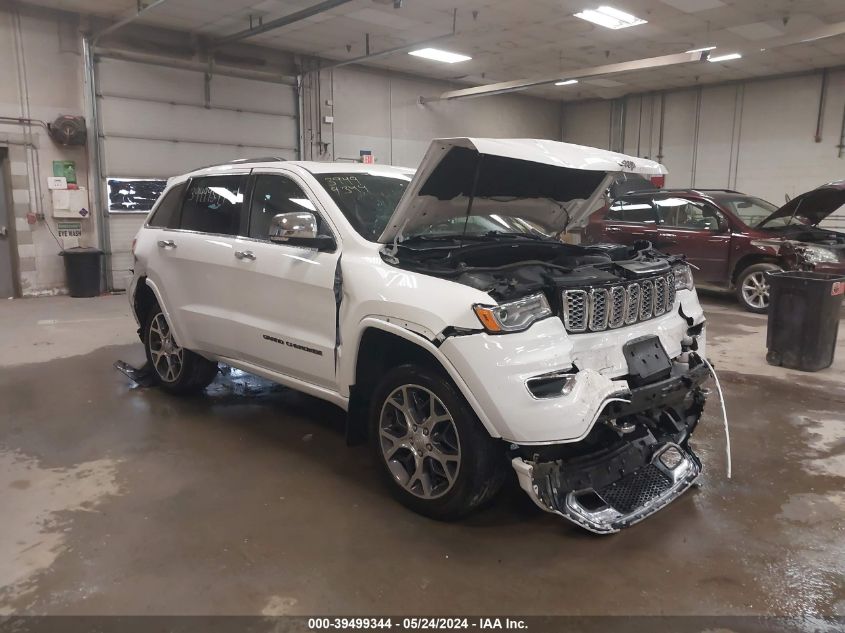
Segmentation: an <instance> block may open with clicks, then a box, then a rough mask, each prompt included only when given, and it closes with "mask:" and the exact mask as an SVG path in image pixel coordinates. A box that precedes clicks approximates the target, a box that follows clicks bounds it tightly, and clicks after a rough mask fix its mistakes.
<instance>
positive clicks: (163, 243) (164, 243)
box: [158, 240, 176, 248]
mask: <svg viewBox="0 0 845 633" xmlns="http://www.w3.org/2000/svg"><path fill="white" fill-rule="evenodd" d="M158 247H159V248H176V242H174V241H173V240H159V241H158Z"/></svg>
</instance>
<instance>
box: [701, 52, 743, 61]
mask: <svg viewBox="0 0 845 633" xmlns="http://www.w3.org/2000/svg"><path fill="white" fill-rule="evenodd" d="M741 57H742V55H740V54H739V53H728V54H727V55H717V56H716V57H708V58H707V61H708V62H726V61H730V60H731V59H740V58H741Z"/></svg>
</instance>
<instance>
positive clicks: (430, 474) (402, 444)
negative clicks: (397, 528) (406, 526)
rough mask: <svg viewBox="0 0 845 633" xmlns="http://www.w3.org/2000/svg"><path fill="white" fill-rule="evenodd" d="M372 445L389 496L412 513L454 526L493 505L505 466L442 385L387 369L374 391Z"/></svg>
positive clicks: (426, 372) (411, 369) (424, 374)
mask: <svg viewBox="0 0 845 633" xmlns="http://www.w3.org/2000/svg"><path fill="white" fill-rule="evenodd" d="M370 438H371V441H372V445H373V450H374V452H375V458H376V461H377V462H378V464H379V469H380V471H381V472H382V474H383V476H384V478H385V479H386V481H387V485H388V486H389V488H390V490H391V492H392V494H393V495H394V496H395V497H396V498H397V499H398V500H399V501H400V502H401V503H403V504H404V505H406V506H407V507H409V508H411V509H412V510H414V511H416V512H418V513H420V514H423V515H425V516H429V517H432V518H436V519H444V520H448V519H456V518H459V517H461V516H464V515H466V514H468V513H469V512H472V511H473V510H475V509H476V508H478V507H480V506H482V505H483V504H484V503H486V502H487V501H489V500H490V499H492V498H493V497H494V496H495V494H496V493H497V492H498V491H499V489H500V488H501V486H502V483H503V482H504V477H505V473H506V472H507V471H506V469H505V466H506V464H505V460H504V453H503V451H502V449H501V446H500V445H499V443H498V442H497V441H496V440H494V439H493V438H491V437H490V435H489V434H488V433H487V431H486V430H485V429H484V427H483V426H482V425H481V423H480V422H479V421H478V418H477V417H476V415H475V413H474V412H473V411H472V409H471V408H470V406H469V405H468V404H467V403H466V401H465V400H464V398H463V396H461V394H460V393H459V392H458V391H457V389H456V388H455V386H454V385H453V384H452V383H451V381H450V380H448V378H446V377H445V376H443V375H442V374H440V373H439V372H437V371H434V370H431V369H428V368H424V367H419V366H415V365H402V366H400V367H396V368H394V369H391V370H390V371H389V372H388V373H387V374H386V375H385V376H384V378H383V379H382V380H381V382H380V383H379V385H378V387H376V390H375V394H374V396H373V399H372V402H371V407H370Z"/></svg>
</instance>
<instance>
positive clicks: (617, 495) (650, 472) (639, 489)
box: [596, 464, 672, 514]
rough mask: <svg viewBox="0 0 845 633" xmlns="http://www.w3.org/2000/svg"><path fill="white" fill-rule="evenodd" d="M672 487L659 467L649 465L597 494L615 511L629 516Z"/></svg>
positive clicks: (598, 491)
mask: <svg viewBox="0 0 845 633" xmlns="http://www.w3.org/2000/svg"><path fill="white" fill-rule="evenodd" d="M671 486H672V482H671V481H670V480H669V478H668V477H667V476H666V475H664V474H663V473H662V472H661V471H660V469H658V468H657V466H655V465H654V464H648V465H646V466H643V467H642V468H640V469H639V470H637V471H634V472H633V473H631V474H630V475H627V476H625V477H623V478H622V479H620V480H619V481H615V482H613V483H612V484H610V485H609V486H607V488H604V489H603V490H597V491H596V492H597V493H598V495H599V496H600V497H601V498H602V499H604V500H605V502H606V503H607V504H608V505H610V506H611V507H613V508H614V509H615V510H617V511H619V512H621V513H623V514H628V513H630V512H633V511H634V510H636V509H637V508H641V507H642V506H644V505H645V504H646V503H648V502H649V501H651V500H652V499H654V498H655V497H659V496H660V495H662V494H663V493H664V492H666V491H667V490H669V488H670V487H671Z"/></svg>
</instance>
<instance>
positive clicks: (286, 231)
mask: <svg viewBox="0 0 845 633" xmlns="http://www.w3.org/2000/svg"><path fill="white" fill-rule="evenodd" d="M268 237H269V239H270V241H271V242H276V243H279V244H289V245H290V246H304V247H307V248H316V249H317V250H321V251H324V250H334V248H335V243H334V239H333V238H332V237H328V236H323V235H318V234H317V216H316V215H314V214H313V213H310V212H308V211H294V212H292V213H279V214H277V215H274V216H273V219H272V220H271V221H270V235H269V236H268Z"/></svg>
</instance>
